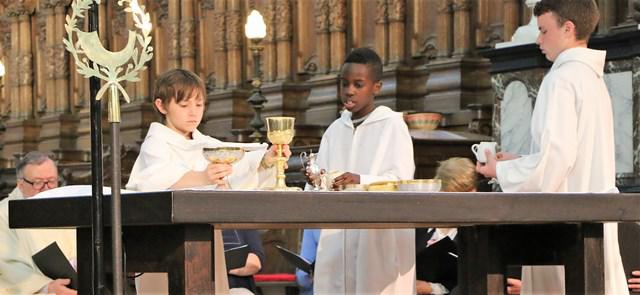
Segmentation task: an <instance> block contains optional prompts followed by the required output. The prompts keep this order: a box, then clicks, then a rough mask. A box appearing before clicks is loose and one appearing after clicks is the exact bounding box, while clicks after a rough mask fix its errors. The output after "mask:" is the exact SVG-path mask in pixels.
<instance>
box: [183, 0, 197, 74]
mask: <svg viewBox="0 0 640 295" xmlns="http://www.w3.org/2000/svg"><path fill="white" fill-rule="evenodd" d="M193 6H194V4H193V0H182V7H181V10H180V12H181V19H180V59H181V64H182V68H184V69H188V70H191V71H195V70H196V61H195V57H196V39H195V38H196V36H195V35H196V20H195V18H194V7H193Z"/></svg>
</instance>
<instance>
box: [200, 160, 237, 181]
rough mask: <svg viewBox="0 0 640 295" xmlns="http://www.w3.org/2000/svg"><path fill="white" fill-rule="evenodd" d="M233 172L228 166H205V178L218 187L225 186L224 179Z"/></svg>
mask: <svg viewBox="0 0 640 295" xmlns="http://www.w3.org/2000/svg"><path fill="white" fill-rule="evenodd" d="M231 172H233V169H232V168H231V165H229V164H209V165H207V170H206V173H207V178H208V179H209V181H210V182H211V183H213V184H216V185H218V186H226V185H227V181H226V179H224V178H225V177H226V176H229V175H230V174H231Z"/></svg>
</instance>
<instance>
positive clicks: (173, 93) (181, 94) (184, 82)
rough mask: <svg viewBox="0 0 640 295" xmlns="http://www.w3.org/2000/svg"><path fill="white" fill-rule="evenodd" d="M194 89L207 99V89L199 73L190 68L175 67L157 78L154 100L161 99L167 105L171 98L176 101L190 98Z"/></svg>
mask: <svg viewBox="0 0 640 295" xmlns="http://www.w3.org/2000/svg"><path fill="white" fill-rule="evenodd" d="M194 91H196V92H198V93H199V94H201V95H202V98H203V99H206V94H207V90H206V88H205V85H204V82H203V81H202V79H200V77H198V75H196V74H195V73H193V72H191V71H189V70H184V69H173V70H169V71H166V72H164V73H163V74H162V75H160V76H159V77H158V79H156V85H155V88H154V91H153V101H155V100H156V99H160V100H162V104H163V105H165V106H166V105H167V104H169V102H170V101H171V99H175V100H176V103H178V102H181V101H183V100H185V99H188V98H189V97H191V95H193V92H194ZM154 107H155V104H154Z"/></svg>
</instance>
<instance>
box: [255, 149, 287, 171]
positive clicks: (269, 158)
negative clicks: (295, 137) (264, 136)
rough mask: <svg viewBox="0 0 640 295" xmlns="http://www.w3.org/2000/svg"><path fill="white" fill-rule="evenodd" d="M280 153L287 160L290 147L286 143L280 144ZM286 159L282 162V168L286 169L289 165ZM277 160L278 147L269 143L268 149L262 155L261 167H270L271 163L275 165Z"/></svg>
mask: <svg viewBox="0 0 640 295" xmlns="http://www.w3.org/2000/svg"><path fill="white" fill-rule="evenodd" d="M282 153H283V154H284V157H285V158H287V161H288V160H289V157H291V149H290V148H289V145H288V144H285V145H282ZM287 161H285V162H284V169H287V168H288V167H289V165H287ZM277 162H278V147H277V146H276V145H275V144H274V145H271V147H270V148H269V150H268V151H267V152H266V153H265V154H264V157H262V163H261V165H262V167H266V168H269V167H272V166H273V165H275V164H276V163H277Z"/></svg>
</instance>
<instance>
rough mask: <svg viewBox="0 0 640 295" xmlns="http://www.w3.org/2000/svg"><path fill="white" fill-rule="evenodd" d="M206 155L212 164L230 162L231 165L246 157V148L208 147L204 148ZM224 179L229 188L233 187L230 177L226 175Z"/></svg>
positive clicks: (203, 151)
mask: <svg viewBox="0 0 640 295" xmlns="http://www.w3.org/2000/svg"><path fill="white" fill-rule="evenodd" d="M202 153H203V154H204V157H205V158H206V159H207V160H209V162H210V163H212V164H228V165H231V164H233V163H235V162H238V161H240V160H241V159H242V157H244V149H242V148H239V147H215V148H209V147H206V148H204V149H203V150H202ZM224 181H225V183H226V186H227V188H231V184H230V183H229V177H228V176H225V177H224Z"/></svg>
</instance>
